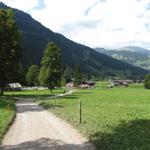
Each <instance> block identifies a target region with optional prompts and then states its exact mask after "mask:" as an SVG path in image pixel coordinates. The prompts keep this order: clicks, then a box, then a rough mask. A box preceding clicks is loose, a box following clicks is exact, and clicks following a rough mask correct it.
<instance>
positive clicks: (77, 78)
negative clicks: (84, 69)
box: [74, 64, 83, 85]
mask: <svg viewBox="0 0 150 150" xmlns="http://www.w3.org/2000/svg"><path fill="white" fill-rule="evenodd" d="M74 78H75V80H74V82H75V84H76V85H78V84H79V83H80V82H81V81H82V79H83V76H82V73H81V70H80V66H79V64H77V65H76V68H75V73H74Z"/></svg>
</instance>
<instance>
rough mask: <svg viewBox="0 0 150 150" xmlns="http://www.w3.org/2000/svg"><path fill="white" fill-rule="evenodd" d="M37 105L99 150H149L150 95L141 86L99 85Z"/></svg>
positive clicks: (41, 101)
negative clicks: (116, 86)
mask: <svg viewBox="0 0 150 150" xmlns="http://www.w3.org/2000/svg"><path fill="white" fill-rule="evenodd" d="M79 101H81V108H82V113H81V118H82V122H81V124H79V110H78V103H79ZM39 103H40V104H41V105H42V106H44V107H45V108H46V109H48V110H50V111H51V112H53V113H55V114H56V115H57V116H59V117H61V118H63V119H65V120H66V121H68V122H70V123H71V124H72V125H73V126H74V127H76V128H78V129H79V131H80V132H81V133H82V134H83V135H85V136H87V137H88V138H89V139H90V141H91V142H93V143H94V144H95V145H96V147H97V149H98V150H147V149H149V148H150V91H149V90H146V89H144V88H143V85H131V86H129V87H128V88H122V87H120V88H112V89H107V88H104V87H101V86H100V84H99V83H98V84H97V85H96V88H94V89H88V90H87V89H86V90H77V91H75V92H74V93H73V94H72V95H67V96H65V97H59V98H56V99H48V98H45V99H42V100H39ZM54 106H55V107H54Z"/></svg>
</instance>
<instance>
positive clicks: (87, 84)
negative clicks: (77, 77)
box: [79, 81, 95, 88]
mask: <svg viewBox="0 0 150 150" xmlns="http://www.w3.org/2000/svg"><path fill="white" fill-rule="evenodd" d="M94 85H95V82H92V81H84V82H81V83H80V84H79V87H80V88H92V87H94Z"/></svg>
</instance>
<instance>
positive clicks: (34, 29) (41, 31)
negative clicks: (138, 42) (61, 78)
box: [0, 3, 148, 78]
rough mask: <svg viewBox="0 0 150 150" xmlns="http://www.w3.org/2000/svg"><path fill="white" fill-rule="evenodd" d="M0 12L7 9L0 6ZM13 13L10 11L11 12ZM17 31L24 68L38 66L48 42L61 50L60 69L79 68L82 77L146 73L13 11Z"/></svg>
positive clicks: (129, 75) (142, 74)
mask: <svg viewBox="0 0 150 150" xmlns="http://www.w3.org/2000/svg"><path fill="white" fill-rule="evenodd" d="M0 8H5V9H7V8H9V7H7V6H6V5H5V4H3V3H0ZM12 9H13V8H12ZM13 11H14V13H15V17H16V22H17V25H18V28H19V30H20V31H21V33H22V41H21V45H22V48H23V52H22V64H23V66H24V67H25V68H27V67H28V66H30V65H31V64H38V65H39V64H40V59H41V57H42V55H43V50H44V49H45V47H46V45H47V43H48V42H55V43H56V44H57V45H58V47H60V48H61V49H62V64H63V67H68V68H70V69H71V70H74V68H75V65H76V63H79V64H80V67H81V70H82V72H83V73H84V74H88V75H95V76H103V77H106V76H126V77H128V78H132V77H143V76H144V75H145V74H147V73H148V71H146V70H144V69H141V68H138V67H133V66H132V65H129V64H127V63H124V62H122V61H119V60H116V59H114V58H111V57H109V56H107V55H105V54H101V53H98V52H96V51H95V50H93V49H92V48H90V47H87V46H84V45H81V44H78V43H76V42H73V41H71V40H69V39H67V38H66V37H64V36H63V35H61V34H58V33H55V32H53V31H51V30H49V29H48V28H46V27H44V26H43V25H42V24H41V23H39V22H37V21H36V20H34V19H33V18H32V17H31V16H30V15H28V14H27V13H24V12H23V11H20V10H17V9H13Z"/></svg>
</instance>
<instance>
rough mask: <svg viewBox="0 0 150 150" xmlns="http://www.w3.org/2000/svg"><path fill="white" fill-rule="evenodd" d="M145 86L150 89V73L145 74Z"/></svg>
mask: <svg viewBox="0 0 150 150" xmlns="http://www.w3.org/2000/svg"><path fill="white" fill-rule="evenodd" d="M144 87H145V88H146V89H150V74H148V75H146V76H145V79H144Z"/></svg>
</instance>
